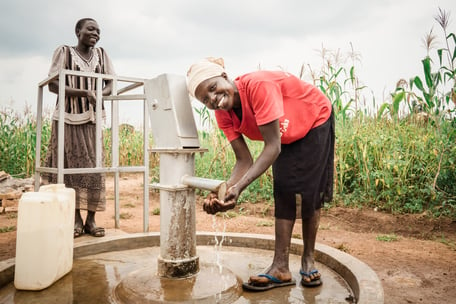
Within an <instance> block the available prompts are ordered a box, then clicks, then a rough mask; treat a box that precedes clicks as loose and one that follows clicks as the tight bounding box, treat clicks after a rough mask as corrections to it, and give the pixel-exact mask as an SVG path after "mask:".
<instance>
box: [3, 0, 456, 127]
mask: <svg viewBox="0 0 456 304" xmlns="http://www.w3.org/2000/svg"><path fill="white" fill-rule="evenodd" d="M439 7H441V8H442V9H445V10H447V11H450V12H451V13H452V15H451V19H450V20H451V21H452V22H451V24H450V31H451V32H455V24H456V23H455V21H454V18H455V17H456V15H455V14H456V4H455V1H454V0H383V1H380V0H371V1H365V0H339V1H337V0H333V1H328V0H320V1H307V0H230V1H216V0H191V1H190V0H181V1H178V0H162V1H155V0H128V1H127V0H124V1H119V0H109V1H105V0H97V1H94V0H79V1H67V0H41V1H29V0H1V2H0V17H1V18H0V41H1V43H0V104H1V105H7V106H13V107H14V108H16V109H23V108H24V105H25V104H26V103H27V104H29V105H31V106H33V108H34V109H35V108H36V96H37V87H38V86H37V85H38V83H39V82H40V81H41V80H43V79H44V78H46V76H47V73H48V70H49V65H50V60H51V56H52V53H53V51H54V49H55V48H56V47H57V46H58V45H61V44H68V45H75V44H76V42H77V40H76V36H75V34H74V25H75V23H76V21H77V20H78V19H80V18H82V17H92V18H94V19H96V20H97V21H98V23H99V26H100V28H101V40H100V41H99V43H98V46H102V47H104V48H105V50H106V51H107V52H108V54H109V55H110V57H111V59H112V61H113V63H114V67H115V70H116V72H117V74H118V75H121V76H131V77H141V78H153V77H156V76H157V75H159V74H162V73H175V74H182V75H184V74H185V73H186V71H187V69H188V67H189V66H190V65H191V64H192V63H193V62H194V61H196V60H198V59H200V58H204V57H207V56H214V57H223V58H224V59H225V64H226V67H227V71H228V73H229V76H230V77H234V76H236V75H238V74H242V73H246V72H250V71H253V70H256V69H258V67H259V66H261V68H263V69H278V68H281V69H285V70H287V71H289V72H291V73H294V74H299V71H300V68H301V66H302V65H303V64H304V65H310V66H312V67H313V68H314V69H318V68H319V66H320V65H321V57H320V55H319V51H320V50H321V49H322V47H324V48H326V49H330V50H337V49H340V50H341V52H342V53H347V52H348V51H350V48H351V47H350V44H352V45H353V47H354V50H355V51H356V52H357V53H359V54H360V55H361V61H360V63H358V67H357V68H358V74H359V76H360V79H361V81H362V82H363V83H364V84H365V85H367V86H368V87H369V88H370V90H372V91H373V92H374V95H375V96H376V98H377V100H381V99H383V96H385V95H386V96H387V95H388V93H389V92H391V91H393V90H394V87H395V84H396V82H397V81H398V80H399V79H400V78H406V79H408V78H410V77H412V76H414V75H422V72H421V70H422V68H421V59H422V58H423V57H424V56H425V55H426V50H425V48H424V46H423V42H422V39H423V37H424V36H425V34H426V33H428V32H429V31H430V30H431V28H433V27H434V33H435V34H437V35H438V37H439V39H441V38H442V35H441V31H440V27H439V26H438V25H437V23H436V22H435V21H434V16H435V15H436V14H437V13H438V8H439ZM440 41H441V42H442V40H440ZM54 100H55V97H52V100H50V101H49V104H53V102H54ZM126 119H127V120H128V119H129V118H126Z"/></svg>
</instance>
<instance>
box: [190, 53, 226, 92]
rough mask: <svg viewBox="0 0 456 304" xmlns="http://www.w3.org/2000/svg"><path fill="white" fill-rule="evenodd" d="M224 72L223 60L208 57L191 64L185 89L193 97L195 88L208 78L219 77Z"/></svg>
mask: <svg viewBox="0 0 456 304" xmlns="http://www.w3.org/2000/svg"><path fill="white" fill-rule="evenodd" d="M224 72H225V65H224V62H223V58H213V57H209V58H206V59H204V60H202V61H200V62H197V63H195V64H193V65H192V66H191V67H190V68H189V69H188V72H187V89H188V92H189V93H190V95H191V96H193V97H195V91H196V88H197V87H198V86H199V84H200V83H201V82H203V81H205V80H207V79H209V78H212V77H216V76H221V75H222V74H223V73H224Z"/></svg>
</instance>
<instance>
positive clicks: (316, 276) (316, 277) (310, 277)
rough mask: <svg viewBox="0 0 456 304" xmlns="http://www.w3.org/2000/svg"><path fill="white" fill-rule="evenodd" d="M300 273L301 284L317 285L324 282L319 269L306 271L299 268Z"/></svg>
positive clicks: (306, 285)
mask: <svg viewBox="0 0 456 304" xmlns="http://www.w3.org/2000/svg"><path fill="white" fill-rule="evenodd" d="M299 274H300V275H301V276H302V279H301V285H302V286H304V287H316V286H320V285H321V284H322V281H321V274H320V273H319V272H318V270H317V269H314V270H312V271H309V272H305V271H303V270H302V269H301V270H299Z"/></svg>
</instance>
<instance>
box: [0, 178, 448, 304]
mask: <svg viewBox="0 0 456 304" xmlns="http://www.w3.org/2000/svg"><path fill="white" fill-rule="evenodd" d="M120 189H121V190H120V193H121V198H120V205H121V207H120V213H121V222H120V229H121V230H123V231H125V232H130V233H133V232H142V229H143V227H142V225H143V224H142V223H143V215H142V214H143V207H142V193H143V190H142V176H141V175H128V176H124V177H122V179H121V183H120ZM112 193H113V183H112V178H108V179H107V198H108V209H107V210H106V211H105V212H102V213H97V224H98V225H100V226H103V227H105V228H108V229H110V230H108V231H107V233H110V231H112V230H111V229H114V217H113V215H114V207H113V196H112ZM158 208H159V196H158V193H155V192H153V191H151V195H150V205H149V209H150V211H151V212H150V216H149V222H150V225H149V231H159V230H160V228H159V224H160V223H159V222H160V216H159V215H153V213H154V210H156V209H158ZM196 209H197V223H196V225H197V230H198V231H213V230H214V229H213V228H212V217H211V216H210V215H207V214H206V213H204V212H203V211H202V207H201V201H200V200H198V202H197V206H196ZM16 210H17V209H16V208H14V207H10V208H7V209H6V213H2V214H0V232H1V233H0V248H1V250H0V260H4V259H8V258H12V257H14V256H15V246H16V245H15V243H16V232H15V230H13V231H8V230H10V229H14V228H8V227H15V225H16V220H17V212H16ZM272 213H273V207H271V206H269V205H268V204H266V203H263V202H258V203H255V204H251V203H243V204H240V205H238V206H237V207H236V209H234V210H233V212H231V211H230V212H229V213H228V215H229V217H224V218H223V217H218V219H217V221H218V222H221V223H223V224H224V225H226V231H229V232H241V233H242V232H245V233H247V232H248V233H261V234H270V235H272V234H273V233H274V227H273V223H274V219H273V217H272V216H271V215H272ZM5 231H6V232H5ZM300 231H301V225H300V221H297V222H296V225H295V231H294V236H295V237H296V238H300V234H301V233H300ZM83 237H84V238H86V237H87V238H88V237H89V236H83ZM317 241H318V242H319V243H323V244H326V245H329V246H332V247H334V248H337V249H339V250H343V251H345V252H347V253H349V254H351V255H352V256H354V257H356V258H358V259H360V260H361V261H363V262H365V263H366V264H368V265H369V266H370V267H371V268H372V269H373V270H374V271H375V272H376V273H377V275H378V276H379V278H380V280H381V281H382V284H383V288H384V293H385V303H386V304H390V303H426V304H430V303H435V304H437V303H438V304H441V303H456V300H455V299H456V222H452V221H451V220H449V219H439V220H432V219H430V218H429V217H428V216H426V215H407V216H404V215H390V214H384V213H380V212H375V211H373V210H358V209H350V208H341V207H335V208H331V209H328V210H324V211H323V212H322V218H321V223H320V229H319V233H318V239H317Z"/></svg>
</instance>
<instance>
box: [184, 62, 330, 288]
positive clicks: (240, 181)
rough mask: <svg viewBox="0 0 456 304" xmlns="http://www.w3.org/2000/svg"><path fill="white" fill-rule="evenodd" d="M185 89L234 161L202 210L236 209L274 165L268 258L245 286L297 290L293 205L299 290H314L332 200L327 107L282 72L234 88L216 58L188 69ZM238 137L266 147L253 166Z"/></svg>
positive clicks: (252, 77) (248, 78)
mask: <svg viewBox="0 0 456 304" xmlns="http://www.w3.org/2000/svg"><path fill="white" fill-rule="evenodd" d="M187 84H188V89H189V93H190V95H192V96H193V97H195V98H196V99H198V100H199V101H200V102H202V103H203V104H204V105H205V106H206V107H207V108H208V109H211V110H215V117H216V120H217V124H218V126H219V128H220V129H222V130H223V132H224V134H225V135H226V137H227V139H228V140H229V141H230V144H231V147H232V149H233V151H234V153H235V156H236V164H235V166H234V168H233V171H232V173H231V176H230V179H229V180H228V181H227V184H228V190H227V194H226V196H225V197H224V198H218V197H216V195H215V194H213V193H211V194H210V195H209V196H208V198H207V199H206V200H205V203H204V205H203V208H204V210H205V211H206V212H207V213H209V214H215V213H217V212H224V211H227V210H229V209H232V208H234V207H235V205H236V202H237V200H238V198H239V195H240V194H241V192H242V191H243V190H244V189H245V188H246V187H247V186H248V185H250V184H251V183H252V182H253V181H254V180H255V179H256V178H258V177H259V176H260V175H261V174H263V173H264V172H265V171H266V170H267V169H268V168H269V167H270V166H272V171H273V177H274V204H275V209H274V216H275V250H274V259H273V262H272V265H271V266H270V267H269V268H268V269H266V270H265V272H264V273H262V274H259V275H256V276H252V277H250V279H249V281H248V282H246V283H244V284H243V287H244V288H245V289H249V290H267V289H270V288H274V287H279V286H287V285H293V284H295V281H294V280H293V278H292V275H291V272H290V269H289V248H290V241H291V236H292V231H293V226H294V223H295V220H296V207H297V205H298V206H299V205H301V214H300V216H301V218H302V234H303V243H304V252H303V254H302V259H301V269H300V274H301V277H302V279H301V284H302V285H303V286H318V285H320V284H321V279H320V273H319V272H318V270H317V269H316V268H315V261H314V251H315V240H316V235H317V230H318V225H319V221H320V209H321V207H322V206H323V204H324V202H329V201H330V200H332V191H333V175H334V168H333V167H334V141H335V137H334V117H333V115H332V106H331V102H330V101H329V100H328V98H326V96H325V95H324V94H323V93H322V92H321V91H320V90H318V88H316V87H315V86H313V85H311V84H308V83H306V82H304V81H302V80H300V79H299V78H297V77H295V76H293V75H291V74H289V73H287V72H283V71H257V72H252V73H249V74H245V75H242V76H240V77H237V78H236V79H234V81H232V80H230V79H229V78H228V76H227V74H226V72H225V69H224V66H223V60H222V59H220V58H219V59H214V58H207V59H205V60H203V61H201V62H198V63H195V64H194V65H192V66H191V67H190V69H189V71H188V73H187ZM244 136H246V137H248V138H249V139H251V140H261V141H263V142H264V148H263V151H262V152H261V153H260V155H259V156H258V158H257V159H256V160H255V161H254V160H253V157H252V155H251V153H250V151H249V149H248V146H247V144H246V142H245V140H244ZM297 202H298V204H297Z"/></svg>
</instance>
